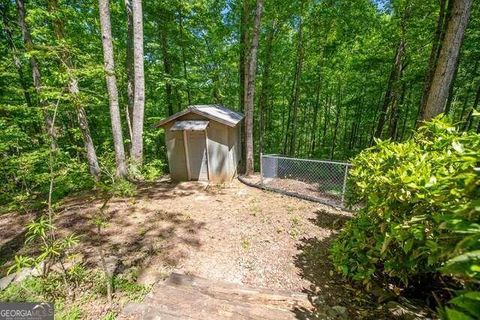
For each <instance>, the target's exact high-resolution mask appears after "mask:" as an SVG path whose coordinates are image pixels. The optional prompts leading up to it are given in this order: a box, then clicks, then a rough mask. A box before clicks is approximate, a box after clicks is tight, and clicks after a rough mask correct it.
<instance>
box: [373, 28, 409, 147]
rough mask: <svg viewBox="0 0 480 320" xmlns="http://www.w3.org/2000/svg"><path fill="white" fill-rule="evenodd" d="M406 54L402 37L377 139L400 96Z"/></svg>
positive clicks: (386, 92)
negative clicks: (391, 108)
mask: <svg viewBox="0 0 480 320" xmlns="http://www.w3.org/2000/svg"><path fill="white" fill-rule="evenodd" d="M404 52H405V41H404V39H403V37H402V38H401V39H400V42H399V44H398V47H397V51H396V53H395V58H394V60H393V66H392V71H391V72H390V77H389V79H388V84H387V90H386V91H385V96H384V99H383V105H382V109H381V111H380V116H379V119H378V123H377V128H376V130H375V134H374V137H375V138H380V137H381V136H382V132H383V127H384V126H385V120H386V119H387V113H388V109H389V107H390V105H391V104H392V102H394V100H395V98H396V96H397V94H398V81H399V80H400V78H401V74H402V69H403V66H402V64H403V55H404ZM397 100H398V99H397Z"/></svg>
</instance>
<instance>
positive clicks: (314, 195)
mask: <svg viewBox="0 0 480 320" xmlns="http://www.w3.org/2000/svg"><path fill="white" fill-rule="evenodd" d="M244 179H246V180H248V181H249V182H250V183H253V184H257V185H261V180H260V176H259V175H253V176H250V177H247V178H244ZM263 187H264V188H266V189H270V190H272V191H280V192H287V194H288V193H289V194H294V195H297V196H300V198H304V199H305V198H306V199H310V200H314V201H317V202H320V203H324V204H327V205H331V206H334V207H337V208H342V207H344V203H343V202H342V191H341V186H340V190H338V189H339V185H338V183H333V182H331V181H327V180H324V181H321V182H318V183H309V182H305V181H300V180H296V179H287V178H264V179H263Z"/></svg>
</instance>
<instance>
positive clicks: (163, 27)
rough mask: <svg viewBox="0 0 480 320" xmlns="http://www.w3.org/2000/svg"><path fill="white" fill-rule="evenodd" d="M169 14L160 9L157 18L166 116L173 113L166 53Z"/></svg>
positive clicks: (171, 76) (170, 73) (170, 74)
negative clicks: (163, 74) (164, 76)
mask: <svg viewBox="0 0 480 320" xmlns="http://www.w3.org/2000/svg"><path fill="white" fill-rule="evenodd" d="M169 15H170V12H169V11H168V10H165V9H164V8H161V9H160V13H159V14H158V16H159V18H160V19H159V23H158V24H159V25H158V28H159V38H160V39H159V40H160V49H161V51H162V59H163V71H164V72H165V75H166V77H167V79H165V100H166V104H167V110H168V115H169V116H171V115H172V114H173V113H174V110H173V90H172V78H173V73H172V61H171V57H170V53H169V51H168V25H167V23H168V22H169V20H170V19H169V18H170V17H169Z"/></svg>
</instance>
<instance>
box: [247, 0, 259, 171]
mask: <svg viewBox="0 0 480 320" xmlns="http://www.w3.org/2000/svg"><path fill="white" fill-rule="evenodd" d="M262 11H263V0H257V7H256V9H255V22H254V27H253V32H252V45H251V48H250V50H249V55H248V63H247V64H246V66H245V98H244V99H245V148H246V149H245V157H246V159H245V160H246V163H245V173H246V175H251V174H253V172H254V164H253V104H254V95H255V77H256V70H257V50H258V40H259V36H260V23H261V19H262Z"/></svg>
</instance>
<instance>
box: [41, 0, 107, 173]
mask: <svg viewBox="0 0 480 320" xmlns="http://www.w3.org/2000/svg"><path fill="white" fill-rule="evenodd" d="M48 5H49V9H50V11H51V12H57V11H58V2H57V0H49V1H48ZM64 29H65V28H64V22H63V21H62V20H60V19H59V18H57V17H55V18H54V19H53V30H54V32H55V37H56V38H57V40H58V41H59V42H62V41H63V40H64V39H65V34H64V33H65V32H64ZM60 59H61V63H62V68H63V69H64V72H66V73H67V74H68V84H67V91H68V93H69V94H70V96H71V101H72V104H73V106H74V108H75V112H76V114H77V120H78V124H79V127H80V131H81V133H82V138H83V143H84V144H85V149H86V152H87V161H88V166H89V169H90V174H91V175H92V176H93V178H94V179H95V180H97V181H98V180H99V179H100V166H99V165H98V158H97V154H96V151H95V146H94V144H93V139H92V135H91V134H90V127H89V125H88V119H87V113H86V112H85V109H84V108H83V105H82V101H81V100H80V97H79V93H80V89H79V87H78V80H77V78H76V77H75V74H74V71H75V67H74V65H73V61H72V57H71V56H70V52H69V49H68V48H60Z"/></svg>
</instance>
